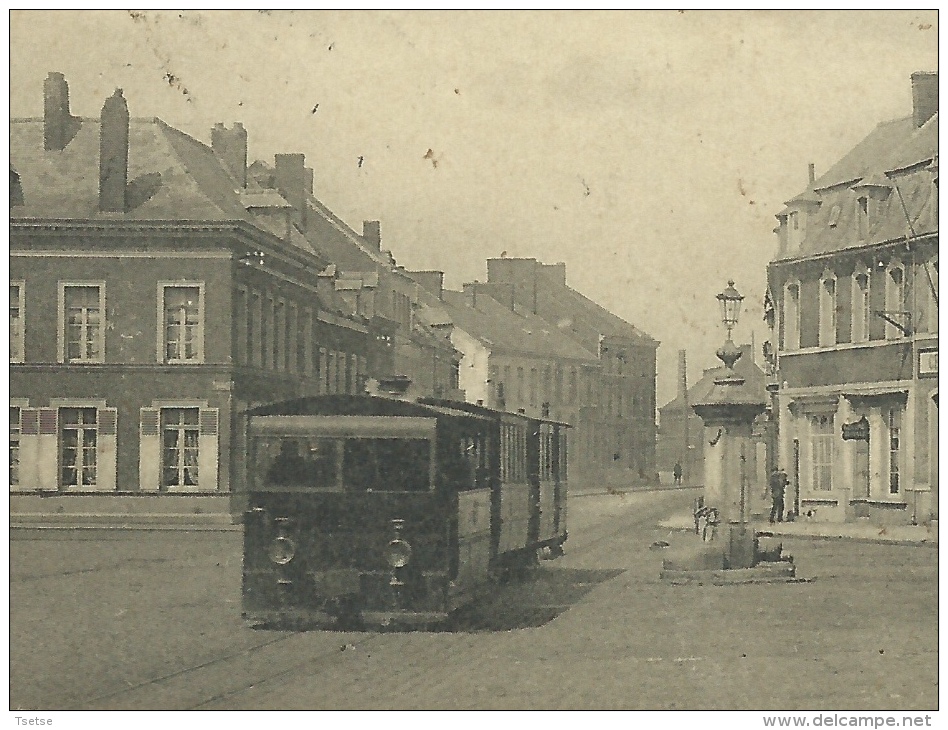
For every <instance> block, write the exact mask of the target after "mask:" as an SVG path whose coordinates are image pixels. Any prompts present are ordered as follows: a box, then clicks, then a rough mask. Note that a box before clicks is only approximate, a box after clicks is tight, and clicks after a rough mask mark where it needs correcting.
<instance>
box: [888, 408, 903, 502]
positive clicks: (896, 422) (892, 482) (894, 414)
mask: <svg viewBox="0 0 948 730" xmlns="http://www.w3.org/2000/svg"><path fill="white" fill-rule="evenodd" d="M886 421H887V424H888V426H889V494H898V493H899V491H900V488H901V485H900V483H899V479H900V475H899V466H900V464H899V456H900V449H901V433H902V412H901V411H900V410H899V409H897V408H892V409H890V410H889V413H888V415H887V418H886Z"/></svg>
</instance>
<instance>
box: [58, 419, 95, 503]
mask: <svg viewBox="0 0 948 730" xmlns="http://www.w3.org/2000/svg"><path fill="white" fill-rule="evenodd" d="M97 415H98V413H97V409H96V408H60V409H59V424H60V426H59V444H60V452H59V466H60V482H59V483H60V486H61V487H95V486H96V484H97V482H98V462H97V459H96V455H97V448H98V423H97V421H98V419H97Z"/></svg>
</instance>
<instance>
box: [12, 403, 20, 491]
mask: <svg viewBox="0 0 948 730" xmlns="http://www.w3.org/2000/svg"><path fill="white" fill-rule="evenodd" d="M19 484H20V409H19V407H17V406H11V407H10V486H11V487H16V486H19Z"/></svg>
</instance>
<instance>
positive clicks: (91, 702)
mask: <svg viewBox="0 0 948 730" xmlns="http://www.w3.org/2000/svg"><path fill="white" fill-rule="evenodd" d="M676 491H677V490H676ZM669 501H670V500H669V499H661V500H658V504H655V505H652V504H647V505H642V506H640V507H639V509H640V510H641V511H639V512H637V513H636V516H635V521H637V522H642V521H649V520H652V519H653V518H658V517H660V516H661V514H663V512H664V511H665V510H666V509H667V505H668V502H669ZM600 519H601V517H600V516H595V517H593V518H592V520H591V522H590V523H586V524H583V523H584V522H586V521H585V520H584V521H583V522H581V523H580V525H581V527H580V528H579V529H580V530H581V531H583V532H585V531H586V530H587V529H588V528H593V529H592V530H590V531H594V533H595V534H594V535H591V536H590V537H591V539H590V540H585V539H584V540H582V542H581V544H580V545H578V546H576V547H575V549H572V550H569V551H568V556H569V558H570V561H571V562H572V561H574V560H575V559H576V558H577V556H578V557H579V558H583V557H585V556H587V555H589V554H590V553H594V552H595V551H596V550H597V549H598V548H599V547H600V546H602V545H603V544H606V543H608V542H609V541H611V540H615V539H616V537H617V536H618V535H620V534H621V533H622V532H623V531H627V530H628V529H629V512H628V511H627V510H624V509H623V510H622V511H621V513H620V514H617V515H614V516H610V517H608V518H607V519H605V520H602V521H599V520H600ZM574 544H575V543H574ZM84 572H89V571H84ZM621 572H622V571H618V572H617V573H616V575H619V574H621ZM582 586H583V587H584V588H586V589H587V590H591V588H589V584H586V583H583V584H582ZM592 587H593V588H594V587H595V585H593V586H592ZM510 590H514V591H515V590H516V584H513V585H512V586H511V587H510V588H508V587H504V588H502V589H501V591H500V593H504V592H507V591H510ZM493 600H494V601H495V602H499V603H504V599H503V596H502V595H501V596H499V597H496V596H495V598H494V599H493ZM490 604H491V600H487V601H485V602H484V605H482V606H481V607H480V611H481V612H483V613H485V614H487V613H490V612H491V609H492V607H491V605H490ZM569 607H570V606H569V605H557V606H556V609H557V611H555V612H553V615H554V616H555V615H556V614H558V613H559V612H561V610H567V609H568V608H569ZM538 608H541V607H537V606H533V607H532V609H538ZM542 608H549V607H546V606H544V607H542ZM474 611H475V612H477V611H478V607H477V606H475V608H474ZM541 613H544V614H546V613H548V612H545V611H541ZM548 620H550V619H549V618H547V619H546V620H544V621H541V622H540V623H539V624H537V623H533V622H530V623H528V624H527V625H534V626H536V625H543V624H545V623H546V622H547V621H548ZM474 623H475V624H481V625H482V626H483V628H477V627H476V626H472V624H471V622H466V621H460V622H457V623H452V624H449V625H448V627H446V631H445V632H439V633H447V634H470V633H472V632H478V633H479V632H483V631H485V630H486V631H491V630H492V627H491V626H490V621H488V622H487V623H486V625H484V622H483V620H481V621H476V622H474ZM497 630H500V629H499V628H498V629H497ZM401 643H402V640H401V639H399V638H398V634H397V633H385V632H383V633H374V634H372V633H365V632H344V631H320V632H314V631H293V632H287V633H281V634H280V635H279V636H276V637H268V638H267V639H266V640H264V641H260V642H258V643H254V644H252V645H251V646H247V647H244V648H241V649H239V650H235V651H226V652H224V653H221V654H219V655H218V656H215V657H212V658H210V659H208V660H206V661H202V662H200V663H199V664H196V665H194V666H190V667H184V668H181V669H177V670H175V671H170V672H167V673H163V674H160V675H159V676H156V677H153V678H151V679H147V680H144V681H141V682H138V683H135V684H133V685H130V686H127V687H120V688H117V689H113V690H112V691H109V692H105V693H102V694H100V695H97V696H95V697H93V698H91V699H86V700H83V701H82V702H81V703H79V704H78V706H76V707H72V708H69V709H77V710H154V709H171V708H174V709H187V710H200V709H225V708H227V706H228V703H230V702H232V701H233V700H234V699H235V698H238V697H240V696H241V695H246V694H247V693H248V692H250V691H252V690H254V689H259V688H261V687H262V686H264V685H268V686H273V685H274V684H275V683H279V682H280V681H281V680H284V679H287V678H291V677H293V676H296V675H299V674H306V676H307V677H317V676H319V675H324V674H326V673H332V672H334V671H335V670H336V669H338V667H339V662H340V661H341V660H342V658H343V657H351V656H354V654H353V652H354V653H356V654H357V655H365V656H371V654H370V652H371V651H373V650H381V651H384V650H385V649H386V648H387V647H392V646H393V645H400V644H401ZM443 643H444V642H443V640H442V641H439V642H438V644H437V646H436V647H430V648H435V649H436V650H438V649H440V651H445V652H450V651H451V648H450V647H448V646H441V644H443ZM449 643H450V644H453V642H449ZM394 648H397V646H395V647H394Z"/></svg>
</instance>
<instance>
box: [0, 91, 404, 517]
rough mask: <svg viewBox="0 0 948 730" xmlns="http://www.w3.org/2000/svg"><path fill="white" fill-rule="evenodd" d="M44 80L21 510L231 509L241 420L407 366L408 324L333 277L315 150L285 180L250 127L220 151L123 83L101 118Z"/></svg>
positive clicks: (25, 273)
mask: <svg viewBox="0 0 948 730" xmlns="http://www.w3.org/2000/svg"><path fill="white" fill-rule="evenodd" d="M44 91H45V111H44V117H43V118H41V119H12V120H11V133H10V142H11V144H10V330H11V343H10V416H11V418H10V420H11V437H10V479H11V490H12V493H13V495H14V503H13V511H14V512H16V513H19V514H20V515H21V517H23V516H24V515H28V514H34V513H35V514H45V515H48V514H50V513H56V512H62V513H66V514H70V513H85V512H88V513H95V512H101V511H102V510H104V509H118V510H119V511H121V510H123V509H124V510H128V511H136V512H145V513H150V512H159V513H163V512H174V511H175V510H177V509H182V510H184V511H187V510H189V509H192V507H191V506H189V507H180V504H181V500H182V498H184V497H187V498H188V503H189V504H190V505H192V506H193V509H194V510H195V511H205V512H212V511H217V512H224V513H226V512H227V510H228V509H229V508H230V507H232V506H234V505H230V502H231V496H232V495H234V494H236V493H239V491H240V489H241V487H242V484H243V479H242V474H243V469H244V463H243V451H242V448H241V440H240V431H241V428H240V420H239V419H240V414H241V413H242V412H243V411H244V410H245V409H246V408H247V407H249V406H253V405H254V404H258V403H262V402H268V401H274V400H280V399H284V398H291V397H295V396H300V395H305V394H312V393H319V392H338V391H346V392H355V391H358V390H360V389H361V387H362V384H363V383H364V381H365V379H366V378H367V377H371V376H374V375H376V374H389V373H391V372H393V370H394V367H395V361H394V348H393V347H392V345H391V343H392V340H393V338H394V332H395V327H394V325H393V323H392V322H391V320H390V319H389V318H383V317H374V316H371V315H369V316H360V315H358V314H353V313H352V312H351V311H350V310H351V308H350V307H349V305H348V304H347V302H346V301H345V300H344V298H343V297H341V296H340V295H339V293H338V292H337V291H336V286H335V281H334V280H333V279H332V277H331V276H330V275H327V274H326V272H327V269H328V268H329V267H330V259H329V258H327V257H326V256H325V255H324V254H323V253H322V252H321V251H319V250H318V249H317V248H316V247H315V246H314V245H313V244H312V243H311V241H310V240H309V239H310V238H312V236H311V235H310V236H308V235H307V234H308V233H309V232H308V231H307V225H306V219H305V212H303V211H304V208H305V206H303V207H301V205H303V201H305V199H306V196H307V195H308V189H309V184H308V181H307V175H306V172H305V169H304V168H303V165H302V162H303V160H302V156H301V155H285V156H278V157H277V161H276V166H275V169H274V175H275V178H276V181H277V183H278V189H277V190H272V189H267V188H264V187H261V186H259V185H257V184H256V183H255V182H254V181H253V180H252V179H248V176H247V167H246V159H247V135H246V132H245V131H244V130H243V128H242V127H241V126H240V125H234V127H233V128H231V129H226V128H224V127H223V125H218V126H217V127H215V129H214V130H212V133H211V137H212V144H211V146H208V145H205V144H203V143H201V142H199V141H197V140H195V139H193V138H192V137H189V136H188V135H186V134H184V133H182V132H180V131H178V130H176V129H174V128H172V127H170V126H169V125H167V124H165V123H164V122H163V121H161V120H160V119H155V118H130V116H129V112H128V107H127V104H126V101H125V99H124V98H123V96H122V92H121V90H117V91H116V92H115V94H114V95H112V96H111V97H110V98H109V99H107V100H106V102H105V105H104V106H103V108H102V113H101V117H100V118H98V119H93V118H86V117H77V116H73V115H72V114H71V112H70V109H69V98H68V86H67V84H66V81H65V79H64V78H63V77H62V75H61V74H56V73H50V75H49V77H48V78H47V80H46V83H45V89H44ZM37 495H43V498H42V499H40V498H39V497H38V496H37ZM105 495H108V496H109V497H115V496H116V495H125V496H127V497H129V499H126V500H124V501H122V504H123V505H124V506H122V507H109V508H105V507H103V506H102V500H101V497H103V496H105ZM50 497H52V498H54V499H55V501H50V499H49V498H50ZM132 497H135V498H137V499H131V498H132ZM86 498H88V499H86ZM119 501H121V500H119ZM116 504H117V501H114V500H113V501H112V505H116ZM175 505H179V506H175Z"/></svg>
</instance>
